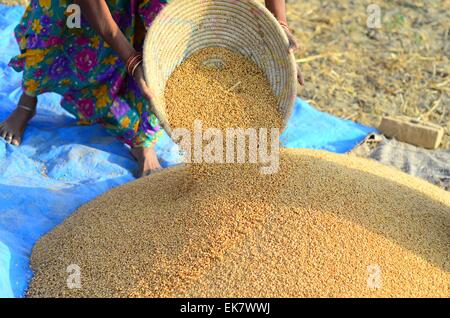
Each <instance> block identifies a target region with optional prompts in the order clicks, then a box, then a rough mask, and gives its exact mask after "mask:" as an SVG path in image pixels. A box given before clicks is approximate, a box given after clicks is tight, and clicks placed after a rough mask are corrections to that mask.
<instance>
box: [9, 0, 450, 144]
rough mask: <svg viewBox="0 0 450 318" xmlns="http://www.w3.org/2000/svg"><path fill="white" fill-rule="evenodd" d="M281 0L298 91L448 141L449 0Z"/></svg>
mask: <svg viewBox="0 0 450 318" xmlns="http://www.w3.org/2000/svg"><path fill="white" fill-rule="evenodd" d="M25 2H26V0H0V3H7V4H17V3H20V4H23V3H25ZM287 3H288V20H289V24H290V26H291V28H292V29H293V32H294V33H295V35H296V36H297V38H298V39H299V41H300V44H301V47H302V49H301V50H300V51H299V52H298V53H297V58H298V62H299V63H301V64H302V68H303V72H304V75H305V79H306V82H307V83H306V86H305V87H304V88H300V87H299V90H298V94H299V96H301V97H302V98H304V99H306V100H307V101H309V102H310V103H311V104H312V105H314V106H315V107H317V108H319V109H321V110H323V111H327V112H330V113H332V114H334V115H337V116H340V117H343V118H347V119H351V120H354V121H357V122H360V123H363V124H366V125H371V126H375V127H376V126H378V124H379V121H380V119H381V117H382V116H383V115H386V114H389V115H407V116H410V117H414V118H417V119H420V120H422V121H425V122H427V121H429V122H433V123H436V124H439V125H441V126H443V127H444V128H445V129H446V135H445V137H444V141H443V143H442V145H441V148H445V149H446V148H450V97H449V92H450V76H449V73H450V62H449V60H450V1H449V0H429V1H424V0H423V1H414V2H412V1H403V0H386V1H365V0H358V1H352V0H341V1H331V0H328V1H327V0H287ZM371 3H374V4H375V5H376V6H371V7H369V5H370V4H371ZM413 3H414V4H413ZM378 9H379V11H378ZM377 12H379V13H380V15H379V16H380V22H381V23H380V24H379V25H377V19H376V18H377V15H376V13H377ZM373 17H374V19H372V18H373Z"/></svg>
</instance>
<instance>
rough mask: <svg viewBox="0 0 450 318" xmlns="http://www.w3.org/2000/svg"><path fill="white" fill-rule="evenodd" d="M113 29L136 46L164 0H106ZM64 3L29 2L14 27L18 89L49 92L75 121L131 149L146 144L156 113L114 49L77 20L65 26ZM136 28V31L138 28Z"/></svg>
mask: <svg viewBox="0 0 450 318" xmlns="http://www.w3.org/2000/svg"><path fill="white" fill-rule="evenodd" d="M106 3H107V4H108V6H109V9H110V11H111V14H112V16H113V18H114V20H115V21H116V23H117V25H118V26H119V28H120V29H121V30H122V32H123V33H124V34H125V36H126V37H127V39H128V40H129V41H130V42H131V43H132V44H133V45H134V46H135V48H136V49H138V50H139V49H141V47H142V38H143V37H142V36H139V32H138V31H139V29H138V28H137V27H136V25H137V23H138V22H139V21H138V18H139V17H140V18H141V19H142V20H141V21H142V22H143V24H144V25H145V27H146V28H148V27H149V26H150V24H151V23H152V21H153V19H154V17H155V16H156V15H157V14H158V13H159V11H160V10H161V9H162V8H163V7H164V6H165V4H166V3H167V0H141V1H133V0H131V1H130V0H109V1H108V0H107V1H106ZM69 4H70V1H66V0H31V3H30V5H29V6H28V7H27V9H26V11H25V13H24V16H23V18H22V21H21V22H20V24H19V25H18V26H17V27H16V29H15V35H16V39H17V41H18V43H19V47H20V50H21V54H20V55H18V56H16V57H14V58H13V59H12V60H11V62H10V66H12V67H13V68H14V69H15V70H16V71H18V72H21V71H23V90H24V91H25V92H26V93H27V94H29V95H32V96H36V95H39V94H42V93H46V92H54V93H58V94H60V95H62V96H63V99H62V101H61V106H62V107H63V108H64V109H66V110H67V111H68V112H69V113H71V114H72V115H74V116H75V117H76V118H77V120H78V122H79V123H80V124H94V123H100V124H102V125H103V126H104V127H105V128H106V129H107V130H108V131H109V132H110V133H111V134H113V135H114V136H116V137H117V138H118V139H119V140H121V141H122V142H124V143H126V144H128V145H129V146H131V147H151V146H153V145H154V144H155V142H156V141H157V139H158V137H159V136H160V135H161V134H162V130H161V127H160V125H159V121H158V119H157V118H156V116H155V115H154V114H153V113H151V112H149V111H148V109H147V106H146V105H147V102H146V100H145V99H144V98H143V96H142V95H141V92H140V90H139V88H138V87H137V85H136V83H135V81H134V80H133V78H131V76H128V75H127V73H126V71H125V65H124V63H123V62H122V61H121V60H120V58H119V57H118V55H117V53H116V52H115V51H114V50H113V49H112V48H111V47H110V46H109V45H108V44H107V43H106V42H104V41H103V39H102V38H101V36H100V35H99V34H97V32H96V31H95V30H94V29H92V28H90V27H89V24H88V23H87V21H85V20H84V19H83V18H82V19H81V28H69V27H68V26H67V19H68V16H69V14H67V13H66V11H67V7H68V5H69ZM141 31H142V30H141ZM141 33H142V32H141Z"/></svg>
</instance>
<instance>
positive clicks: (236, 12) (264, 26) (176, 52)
mask: <svg viewBox="0 0 450 318" xmlns="http://www.w3.org/2000/svg"><path fill="white" fill-rule="evenodd" d="M288 44H289V41H288V39H287V36H286V34H285V33H284V31H283V29H282V28H281V26H280V25H279V23H278V21H277V20H276V19H275V17H274V16H273V15H272V14H271V13H270V12H269V11H268V10H267V9H266V8H265V7H264V6H263V5H262V4H260V3H258V2H256V1H254V0H172V1H170V3H169V4H168V5H167V6H166V7H165V8H164V9H163V10H162V11H161V13H160V14H159V15H158V16H157V17H156V19H155V20H154V22H153V23H152V25H151V27H150V29H149V30H148V32H147V36H146V38H145V43H144V71H145V78H146V81H147V85H148V86H149V87H150V89H151V90H152V92H153V94H154V109H153V111H154V113H155V115H156V116H157V117H158V118H159V119H160V121H161V124H162V125H163V127H164V128H165V129H166V131H167V133H168V134H169V135H170V134H171V132H172V130H171V127H170V123H169V122H168V120H167V113H166V104H165V99H164V89H165V87H166V83H167V80H168V79H169V77H170V75H171V74H172V72H173V71H174V70H175V68H176V67H177V66H178V65H180V64H181V63H182V62H183V61H184V60H185V59H186V58H188V57H189V56H190V55H191V54H192V53H194V52H196V51H197V50H199V49H203V48H206V47H224V48H227V49H229V50H232V51H235V52H239V53H241V54H242V55H244V56H246V57H248V58H250V59H251V60H253V61H254V62H255V63H256V64H257V65H258V66H259V67H260V68H261V69H262V70H263V71H264V72H265V74H266V76H267V78H268V80H269V82H270V85H271V87H272V90H273V93H274V94H275V96H276V98H277V101H278V107H279V111H280V113H281V114H282V116H283V118H284V125H286V124H287V121H288V119H289V117H290V115H291V110H292V107H293V105H294V102H295V97H296V65H295V59H294V56H293V54H289V53H288V50H287V48H288Z"/></svg>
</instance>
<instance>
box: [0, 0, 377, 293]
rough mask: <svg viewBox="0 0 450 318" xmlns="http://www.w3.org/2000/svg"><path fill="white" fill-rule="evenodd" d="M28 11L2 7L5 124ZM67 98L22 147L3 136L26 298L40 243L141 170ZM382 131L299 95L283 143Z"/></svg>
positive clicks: (10, 263)
mask: <svg viewBox="0 0 450 318" xmlns="http://www.w3.org/2000/svg"><path fill="white" fill-rule="evenodd" d="M23 11H24V9H23V8H22V7H6V6H3V5H0V16H1V18H0V52H1V54H0V122H1V121H3V120H4V119H6V118H7V116H8V115H9V114H10V112H11V111H12V110H13V109H14V107H15V105H16V102H17V100H18V98H19V97H20V94H21V89H20V81H21V74H18V73H15V72H14V71H13V70H12V69H10V68H8V67H7V64H8V62H9V60H10V58H11V57H12V56H14V55H16V54H17V53H18V51H19V49H18V46H17V44H16V42H15V39H14V36H13V30H14V27H15V25H16V24H17V23H18V22H19V20H20V18H21V16H22V14H23ZM59 101H60V96H58V95H56V94H45V95H42V96H40V97H39V102H38V113H37V115H36V117H35V118H33V120H32V121H31V122H30V124H29V127H28V128H27V131H26V134H25V137H24V140H23V144H22V145H21V146H20V147H14V146H11V145H8V144H6V143H5V142H4V141H3V140H0V297H23V296H24V295H25V291H26V288H27V284H28V282H29V280H30V278H31V276H32V272H31V269H30V267H29V257H30V254H31V249H32V247H33V245H34V244H35V243H36V241H37V240H38V239H39V238H40V237H41V236H42V235H44V234H45V233H47V232H48V231H49V230H51V229H52V228H54V227H55V226H56V225H58V224H59V223H61V222H62V221H63V220H64V219H65V218H67V217H68V216H69V215H70V214H71V213H72V212H73V211H74V210H75V209H76V208H78V207H79V206H80V205H82V204H84V203H86V202H88V201H90V200H92V199H93V198H95V197H96V196H98V195H100V194H102V193H104V192H105V191H108V190H110V189H111V188H113V187H116V186H118V185H121V184H123V183H126V182H129V181H131V180H133V176H132V171H133V170H134V169H136V168H137V165H136V163H135V162H134V161H133V159H132V158H131V156H130V154H129V151H128V149H127V148H126V147H125V146H124V145H122V144H121V143H120V142H118V141H117V140H115V138H113V137H111V136H109V135H107V134H106V132H105V131H104V129H102V127H100V126H98V125H95V126H77V125H76V123H75V120H74V118H73V117H72V116H71V115H69V114H68V113H67V112H65V111H64V110H63V109H62V108H61V107H59ZM373 131H375V130H374V129H373V128H370V127H365V126H362V125H359V124H356V123H353V122H351V121H344V120H342V119H339V118H336V117H333V116H331V115H329V114H326V113H323V112H320V111H317V110H316V109H314V108H313V107H311V106H310V105H308V104H307V103H306V102H304V101H302V100H300V99H298V100H297V103H296V105H295V109H294V112H293V116H292V118H291V119H290V122H289V125H288V128H287V129H286V131H285V132H284V134H283V135H282V138H281V141H282V143H283V145H284V146H286V147H289V148H312V149H324V150H328V151H333V152H337V153H345V152H347V151H349V150H351V149H352V148H353V147H354V146H355V145H356V144H358V143H359V142H360V141H362V140H363V139H364V138H365V137H366V136H367V134H369V133H371V132H373ZM157 151H158V155H159V157H160V158H161V161H162V164H163V166H166V167H167V166H170V165H174V164H177V163H178V162H179V159H180V158H179V156H178V153H179V151H178V148H177V147H176V145H174V144H173V143H172V141H171V140H170V138H169V137H168V136H167V135H165V136H164V137H163V138H162V139H161V140H160V141H159V142H158V144H157Z"/></svg>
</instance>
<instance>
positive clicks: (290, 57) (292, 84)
mask: <svg viewBox="0 0 450 318" xmlns="http://www.w3.org/2000/svg"><path fill="white" fill-rule="evenodd" d="M202 1H204V2H209V3H210V4H212V5H216V6H217V7H218V8H220V7H222V5H221V2H227V6H235V7H237V8H239V7H240V5H239V4H236V3H235V1H234V0H221V2H217V1H214V0H202ZM240 1H246V2H247V3H250V5H253V6H256V7H257V8H258V9H259V12H261V13H262V17H263V19H266V20H267V21H268V22H270V23H271V24H272V25H273V26H274V27H275V28H274V29H275V32H276V34H275V36H276V37H278V38H281V39H282V40H283V43H284V45H285V46H286V59H287V61H288V63H287V65H288V68H290V70H291V71H290V72H287V73H288V74H290V77H291V78H290V79H288V83H287V84H286V86H289V87H287V89H288V90H287V91H288V95H287V97H286V99H287V100H288V101H289V107H287V109H286V114H285V116H284V118H283V129H285V128H286V126H287V123H288V120H289V118H290V117H291V115H292V111H293V106H294V104H295V99H296V97H297V81H296V78H297V63H296V61H295V56H294V53H293V52H290V51H288V48H289V39H288V36H287V34H286V32H285V31H284V29H283V28H282V26H281V25H280V24H279V22H278V20H277V19H276V18H275V16H274V15H273V14H272V13H271V12H270V11H269V10H268V9H267V8H266V6H265V5H263V4H262V3H259V2H258V1H256V0H240ZM185 3H186V0H172V1H170V2H169V3H168V4H167V5H166V6H165V7H164V8H163V9H162V10H161V11H160V12H159V14H158V15H157V16H156V17H155V19H154V20H153V21H152V23H151V25H150V27H149V28H148V30H147V33H146V36H145V39H144V43H143V54H144V55H145V52H146V51H147V48H148V47H150V43H151V41H152V30H153V29H155V28H156V27H158V26H159V25H160V24H162V23H165V22H164V21H163V19H167V17H166V15H165V12H167V11H169V10H173V9H172V7H174V6H177V5H178V4H185ZM177 13H180V12H177ZM228 13H230V11H228ZM233 15H234V16H238V14H230V16H233ZM217 16H221V15H220V14H217ZM180 17H183V15H182V14H181V15H180V16H178V18H180ZM186 17H188V16H186ZM162 33H163V34H164V31H162ZM200 38H201V36H200ZM192 53H193V52H191V54H192ZM186 58H188V57H185V58H184V59H183V60H182V61H181V63H182V62H183V61H185V60H186ZM146 61H147V59H145V57H144V61H143V68H144V79H145V81H146V83H149V82H150V81H149V78H148V76H150V74H151V70H150V66H149V65H148V63H147V62H146ZM153 106H154V107H153V109H152V110H151V111H152V112H154V113H155V115H156V117H157V118H158V119H159V120H160V122H161V124H162V126H163V127H164V129H165V130H166V132H167V134H168V135H169V136H171V135H172V131H173V130H172V128H171V126H170V123H168V121H167V118H166V116H161V114H160V112H159V110H158V107H157V105H153ZM164 111H165V110H164Z"/></svg>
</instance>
